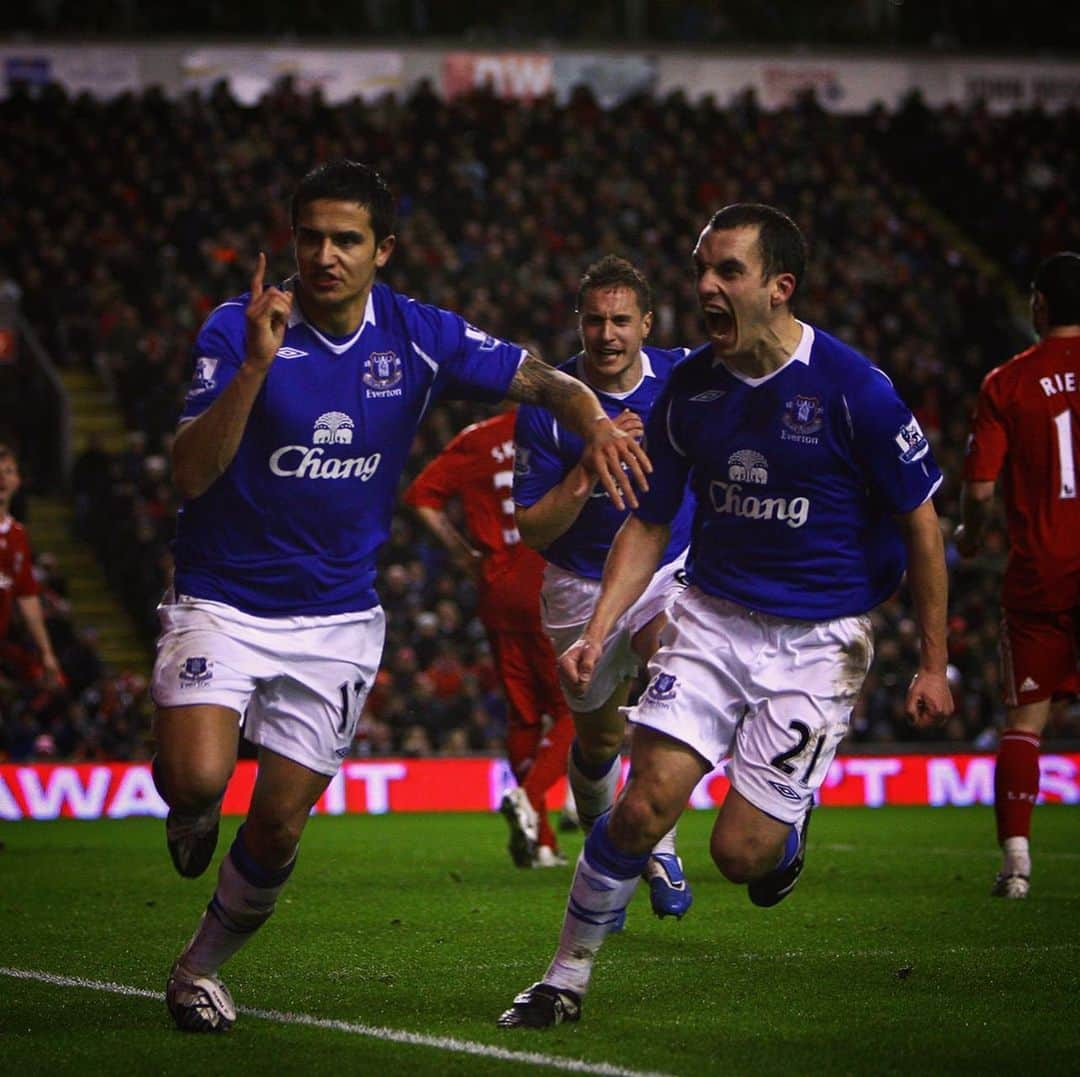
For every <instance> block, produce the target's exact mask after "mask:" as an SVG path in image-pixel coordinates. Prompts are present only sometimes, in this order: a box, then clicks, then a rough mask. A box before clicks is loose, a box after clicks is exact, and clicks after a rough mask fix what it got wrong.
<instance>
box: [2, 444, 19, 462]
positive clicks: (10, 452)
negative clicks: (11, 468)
mask: <svg viewBox="0 0 1080 1077" xmlns="http://www.w3.org/2000/svg"><path fill="white" fill-rule="evenodd" d="M0 460H14V461H15V466H16V467H18V466H19V457H18V454H17V453H16V452H15V450H14V449H13V448H12V447H11V446H10V445H5V444H4V443H3V442H2V441H0Z"/></svg>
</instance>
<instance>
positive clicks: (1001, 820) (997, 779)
mask: <svg viewBox="0 0 1080 1077" xmlns="http://www.w3.org/2000/svg"><path fill="white" fill-rule="evenodd" d="M1039 742H1040V737H1039V735H1038V734H1037V733H1029V732H1027V731H1026V730H1023V729H1007V730H1005V732H1004V733H1002V735H1001V742H1000V743H999V744H998V753H997V767H996V769H995V770H994V815H995V817H996V819H997V834H998V843H999V844H1000V843H1001V842H1003V841H1004V840H1005V839H1006V838H1026V837H1028V836H1029V835H1030V833H1031V810H1032V808H1034V807H1035V801H1036V800H1037V799H1038V796H1039Z"/></svg>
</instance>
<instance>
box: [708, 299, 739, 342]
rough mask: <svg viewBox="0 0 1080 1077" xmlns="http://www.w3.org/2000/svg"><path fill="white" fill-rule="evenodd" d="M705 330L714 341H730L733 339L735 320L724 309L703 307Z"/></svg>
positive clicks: (729, 312)
mask: <svg viewBox="0 0 1080 1077" xmlns="http://www.w3.org/2000/svg"><path fill="white" fill-rule="evenodd" d="M704 315H705V328H706V330H707V331H708V333H709V336H710V337H711V338H712V339H713V340H714V341H729V342H730V341H731V340H733V339H734V337H735V319H734V318H733V317H732V316H731V311H729V310H727V309H725V308H724V307H705V308H704Z"/></svg>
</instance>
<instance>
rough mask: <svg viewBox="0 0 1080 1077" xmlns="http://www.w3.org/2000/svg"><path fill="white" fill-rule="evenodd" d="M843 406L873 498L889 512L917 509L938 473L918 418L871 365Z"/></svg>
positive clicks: (933, 486) (938, 481)
mask: <svg viewBox="0 0 1080 1077" xmlns="http://www.w3.org/2000/svg"><path fill="white" fill-rule="evenodd" d="M847 404H848V407H849V409H850V416H851V429H852V438H853V441H854V458H855V460H856V461H857V462H858V464H859V466H861V467H862V468H863V470H864V472H865V473H866V476H867V481H868V483H869V486H870V489H871V490H872V491H873V496H874V497H875V498H876V499H878V500H879V501H880V502H881V503H883V504H884V505H885V507H886V508H887V509H888V510H889V511H890V512H892V513H894V514H903V513H907V512H911V511H913V510H914V509H917V508H918V507H919V506H920V505H921V504H922V503H923V502H924V501H925V500H926V499H927V498H928V497H930V495H931V494H933V492H934V491H935V490H936V489H937V488H938V486H940V485H941V471H940V470H939V469H938V466H937V462H936V461H935V460H934V454H933V452H932V451H931V449H930V442H929V441H928V440H927V438H926V435H925V434H924V433H923V429H922V427H921V426H920V425H919V420H918V419H916V418H915V416H914V415H913V414H912V413H911V409H910V408H909V407H908V406H907V405H906V404H905V403H904V402H903V401H902V400H901V399H900V397H899V396H897V394H896V390H895V389H894V388H893V385H892V382H890V381H889V379H888V378H887V377H886V376H885V375H884V374H883V373H882V372H881V371H880V370H878V369H877V368H876V367H871V368H870V370H869V371H868V372H867V375H866V377H865V378H864V379H863V382H862V385H861V386H859V388H858V389H857V390H856V391H855V392H854V393H853V394H852V395H851V396H850V397H848V398H847Z"/></svg>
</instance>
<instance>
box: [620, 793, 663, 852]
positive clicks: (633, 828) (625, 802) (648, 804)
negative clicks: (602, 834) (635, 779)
mask: <svg viewBox="0 0 1080 1077" xmlns="http://www.w3.org/2000/svg"><path fill="white" fill-rule="evenodd" d="M669 814H670V813H669V810H668V806H667V805H666V804H665V803H664V801H663V798H661V797H659V796H655V795H651V794H650V792H649V791H648V790H645V789H635V788H633V787H632V786H628V787H627V789H626V792H625V793H624V794H623V795H622V796H621V797H620V798H619V800H618V802H617V803H616V805H615V808H614V809H613V811H612V813H611V815H612V817H611V822H610V824H609V829H610V831H611V836H612V839H613V840H614V841H615V843H616V845H618V846H619V847H620V848H623V849H627V850H630V849H631V848H632V847H634V848H636V847H637V846H639V845H640V846H641V848H642V850H646V849H651V848H652V847H653V846H654V845H655V844H656V842H658V841H659V840H660V838H662V837H663V836H664V834H666V833H667V832H668V830H670V829H671V823H670V822H668V821H667V820H668V815H669Z"/></svg>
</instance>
